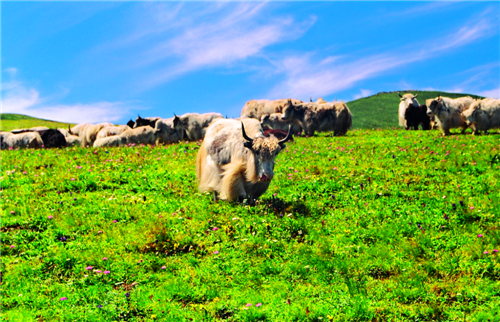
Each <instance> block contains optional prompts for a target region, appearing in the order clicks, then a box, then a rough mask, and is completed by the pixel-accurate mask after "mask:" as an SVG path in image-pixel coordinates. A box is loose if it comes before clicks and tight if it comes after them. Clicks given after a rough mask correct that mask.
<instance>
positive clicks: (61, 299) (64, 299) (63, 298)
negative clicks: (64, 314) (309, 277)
mask: <svg viewBox="0 0 500 322" xmlns="http://www.w3.org/2000/svg"><path fill="white" fill-rule="evenodd" d="M67 299H68V298H67V297H61V298H60V299H59V300H60V301H66V300H67Z"/></svg>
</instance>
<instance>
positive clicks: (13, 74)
mask: <svg viewBox="0 0 500 322" xmlns="http://www.w3.org/2000/svg"><path fill="white" fill-rule="evenodd" d="M4 71H5V72H6V73H8V74H9V76H10V78H14V77H16V75H17V68H14V67H10V68H6V69H4Z"/></svg>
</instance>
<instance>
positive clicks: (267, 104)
mask: <svg viewBox="0 0 500 322" xmlns="http://www.w3.org/2000/svg"><path fill="white" fill-rule="evenodd" d="M288 101H290V102H292V104H302V103H304V102H302V101H300V100H296V99H279V100H274V101H270V100H251V101H248V102H246V104H245V106H243V109H242V110H241V116H240V119H242V118H252V119H257V120H260V119H261V118H262V116H263V115H266V114H273V113H283V109H284V108H285V105H286V104H287V103H288Z"/></svg>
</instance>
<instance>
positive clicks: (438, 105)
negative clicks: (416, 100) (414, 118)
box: [426, 96, 450, 116]
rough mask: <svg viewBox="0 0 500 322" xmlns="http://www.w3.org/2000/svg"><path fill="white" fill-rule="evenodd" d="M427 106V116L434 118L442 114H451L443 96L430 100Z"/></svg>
mask: <svg viewBox="0 0 500 322" xmlns="http://www.w3.org/2000/svg"><path fill="white" fill-rule="evenodd" d="M426 105H427V115H429V116H434V115H436V114H439V113H440V112H445V111H446V112H450V109H449V108H447V107H446V104H445V102H444V100H443V98H442V97H441V96H438V97H437V98H435V99H430V100H427V101H426Z"/></svg>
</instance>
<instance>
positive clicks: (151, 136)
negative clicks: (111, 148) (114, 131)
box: [119, 126, 155, 144]
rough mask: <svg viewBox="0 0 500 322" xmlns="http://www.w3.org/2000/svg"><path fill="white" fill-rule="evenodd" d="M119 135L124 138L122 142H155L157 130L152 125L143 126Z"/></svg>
mask: <svg viewBox="0 0 500 322" xmlns="http://www.w3.org/2000/svg"><path fill="white" fill-rule="evenodd" d="M119 137H120V138H121V140H122V144H130V143H134V144H140V143H142V144H154V143H155V130H154V129H153V128H152V127H151V126H141V127H138V128H135V129H128V130H126V131H123V132H122V133H121V134H120V135H119Z"/></svg>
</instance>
